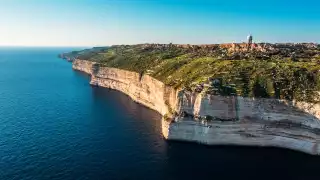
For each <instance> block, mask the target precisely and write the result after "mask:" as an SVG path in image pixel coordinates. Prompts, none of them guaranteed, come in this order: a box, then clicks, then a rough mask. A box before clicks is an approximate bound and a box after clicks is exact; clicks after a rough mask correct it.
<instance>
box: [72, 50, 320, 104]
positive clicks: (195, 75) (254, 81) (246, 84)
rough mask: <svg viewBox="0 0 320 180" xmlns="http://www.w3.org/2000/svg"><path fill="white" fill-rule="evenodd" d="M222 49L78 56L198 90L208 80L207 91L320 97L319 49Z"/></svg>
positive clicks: (106, 52) (304, 98) (94, 52)
mask: <svg viewBox="0 0 320 180" xmlns="http://www.w3.org/2000/svg"><path fill="white" fill-rule="evenodd" d="M224 52H225V51H224ZM306 53H310V52H308V51H306ZM72 54H73V55H74V54H75V52H73V53H72ZM220 54H221V50H219V51H215V52H213V53H212V52H210V53H209V52H208V53H206V52H204V51H203V50H201V49H200V50H190V49H187V48H181V47H177V46H173V45H167V46H165V47H151V46H144V45H133V46H128V45H123V46H112V47H110V48H100V49H98V50H97V49H96V50H91V51H90V50H85V51H80V52H78V54H77V58H79V59H85V60H90V61H95V62H98V63H99V64H100V66H108V67H116V68H121V69H126V70H130V71H136V72H139V73H141V74H144V73H147V74H149V75H151V76H153V77H155V78H157V79H159V80H161V81H162V82H164V83H165V84H167V85H171V86H173V87H176V88H180V87H182V88H188V89H193V90H194V89H195V88H196V87H197V85H199V84H201V83H205V84H209V87H208V86H205V87H204V90H205V92H207V93H219V94H222V95H232V94H238V95H241V96H250V97H264V98H271V97H274V98H280V99H289V100H292V99H296V100H302V101H308V102H310V101H312V102H314V101H317V102H319V99H318V98H317V97H318V96H319V94H317V93H318V92H319V91H320V56H319V51H316V52H315V53H314V52H313V55H314V56H313V57H312V58H301V57H294V58H290V57H288V56H283V55H281V54H280V55H279V54H275V55H272V56H271V57H270V58H266V59H258V58H255V56H252V55H250V54H249V56H247V58H245V59H235V58H234V59H226V58H221V56H220ZM229 57H230V56H229ZM209 79H219V84H218V85H213V86H211V84H212V82H211V81H209Z"/></svg>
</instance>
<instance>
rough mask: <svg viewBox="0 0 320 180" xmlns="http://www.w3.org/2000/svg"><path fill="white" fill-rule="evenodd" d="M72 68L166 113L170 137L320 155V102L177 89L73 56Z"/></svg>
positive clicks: (164, 120)
mask: <svg viewBox="0 0 320 180" xmlns="http://www.w3.org/2000/svg"><path fill="white" fill-rule="evenodd" d="M73 69H75V70H79V71H83V72H86V73H88V74H90V75H91V81H90V84H92V85H94V86H101V87H106V88H111V89H115V90H118V91H121V92H123V93H125V94H127V95H128V96H130V97H131V98H132V99H133V100H134V101H136V102H138V103H141V104H143V105H145V106H147V107H149V108H151V109H154V110H156V111H158V112H159V113H160V114H162V115H163V118H162V132H163V136H164V137H165V138H166V139H168V140H182V141H191V142H198V143H203V144H208V145H215V144H220V145H249V146H274V147H282V148H288V149H293V150H298V151H302V152H305V153H309V154H314V155H319V154H320V147H319V137H320V122H319V120H320V104H319V103H318V102H303V101H298V100H287V99H282V100H281V99H276V98H257V97H242V96H239V95H236V94H232V93H231V94H229V95H222V94H214V93H208V92H207V91H203V89H202V90H201V91H200V90H199V89H195V90H192V89H188V88H182V87H178V88H177V87H173V86H170V85H168V84H166V83H164V82H162V81H160V80H158V79H156V78H154V77H152V76H150V75H149V74H148V73H141V72H133V71H128V70H124V69H118V68H112V67H104V66H103V65H101V64H100V63H99V62H95V61H86V60H80V59H74V60H73ZM213 81H217V79H214V80H213ZM196 88H199V87H196ZM202 88H203V87H202Z"/></svg>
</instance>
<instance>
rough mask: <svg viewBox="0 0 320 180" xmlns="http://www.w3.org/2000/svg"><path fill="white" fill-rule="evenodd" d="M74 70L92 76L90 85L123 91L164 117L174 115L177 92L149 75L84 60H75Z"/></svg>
mask: <svg viewBox="0 0 320 180" xmlns="http://www.w3.org/2000/svg"><path fill="white" fill-rule="evenodd" d="M73 68H74V69H76V70H80V71H83V72H86V73H88V74H90V75H91V82H90V84H92V85H97V86H101V87H106V88H110V89H115V90H118V91H121V92H123V93H125V94H127V95H128V96H130V97H131V98H132V99H133V100H134V101H136V102H138V103H141V104H143V105H145V106H147V107H149V108H151V109H153V110H156V111H158V112H159V113H160V114H162V115H165V114H167V115H172V113H173V111H174V110H175V109H176V107H175V106H176V104H177V96H176V90H175V89H173V88H172V87H169V86H166V85H165V84H163V83H162V82H160V81H158V80H156V79H154V78H152V77H150V76H148V75H142V76H141V75H140V74H139V73H136V72H131V71H126V70H121V69H116V68H109V67H99V66H96V65H95V63H94V62H90V61H84V60H75V61H74V62H73Z"/></svg>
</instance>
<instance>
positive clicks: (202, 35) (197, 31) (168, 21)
mask: <svg viewBox="0 0 320 180" xmlns="http://www.w3.org/2000/svg"><path fill="white" fill-rule="evenodd" d="M319 7H320V1H319V0H303V1H302V0H264V1H262V0H242V1H241V0H227V1H226V0H0V23H1V26H0V46H81V47H84V46H86V47H90V46H108V45H114V44H139V43H176V44H213V43H233V42H243V41H245V40H246V37H247V35H248V34H252V35H253V38H254V41H255V42H271V43H274V42H314V43H320V9H319Z"/></svg>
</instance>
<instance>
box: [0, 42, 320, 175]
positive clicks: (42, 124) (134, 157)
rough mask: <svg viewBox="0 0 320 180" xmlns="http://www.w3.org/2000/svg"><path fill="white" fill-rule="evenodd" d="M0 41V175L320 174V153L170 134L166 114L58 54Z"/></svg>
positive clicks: (64, 49)
mask: <svg viewBox="0 0 320 180" xmlns="http://www.w3.org/2000/svg"><path fill="white" fill-rule="evenodd" d="M77 49H79V48H48V47H46V48H38V47H32V48H31V47H1V48H0V180H47V179H48V180H49V179H50V180H51V179H53V180H100V179H101V180H102V179H106V180H113V179H139V180H143V179H150V180H157V179H161V180H165V179H166V180H170V179H173V180H174V179H183V180H188V179H199V180H200V179H216V180H220V179H232V180H235V179H290V180H291V179H303V180H305V179H313V180H316V179H320V172H319V169H320V157H318V156H311V155H308V154H304V153H301V152H296V151H291V150H286V149H279V148H258V147H236V146H205V145H200V144H196V143H186V142H168V141H166V140H165V139H164V138H163V137H162V135H161V116H160V114H158V113H157V112H155V111H153V110H150V109H148V108H146V107H144V106H142V105H140V104H138V103H135V102H134V101H132V99H130V98H129V97H128V96H126V95H125V94H122V93H120V92H117V91H114V90H109V89H105V88H100V87H91V86H90V85H89V79H90V77H89V76H88V75H86V74H84V73H82V72H78V71H75V70H72V64H71V63H69V62H67V61H65V60H62V59H59V58H58V54H60V53H63V52H69V51H72V50H77Z"/></svg>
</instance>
